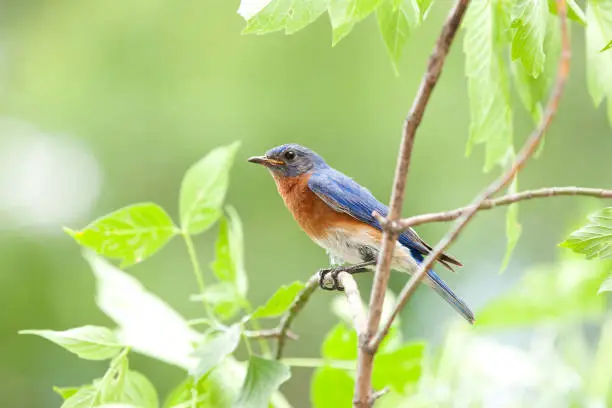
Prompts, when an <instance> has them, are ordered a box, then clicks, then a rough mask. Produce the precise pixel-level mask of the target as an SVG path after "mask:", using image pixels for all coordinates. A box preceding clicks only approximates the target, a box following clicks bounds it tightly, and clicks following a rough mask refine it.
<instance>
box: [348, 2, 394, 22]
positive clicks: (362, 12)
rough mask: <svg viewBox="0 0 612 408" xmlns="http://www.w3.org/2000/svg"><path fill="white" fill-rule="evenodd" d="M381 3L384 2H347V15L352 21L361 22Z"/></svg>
mask: <svg viewBox="0 0 612 408" xmlns="http://www.w3.org/2000/svg"><path fill="white" fill-rule="evenodd" d="M382 1H386V0H349V5H348V7H347V9H348V14H349V16H350V18H351V19H352V20H354V21H361V20H363V19H364V18H366V17H367V16H369V15H370V14H371V13H372V12H373V11H374V10H376V8H377V7H378V5H379V4H380V3H381V2H382Z"/></svg>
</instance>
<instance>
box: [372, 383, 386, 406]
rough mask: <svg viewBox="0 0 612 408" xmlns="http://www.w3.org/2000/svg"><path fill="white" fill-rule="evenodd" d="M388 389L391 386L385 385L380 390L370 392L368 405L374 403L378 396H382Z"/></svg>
mask: <svg viewBox="0 0 612 408" xmlns="http://www.w3.org/2000/svg"><path fill="white" fill-rule="evenodd" d="M389 391H391V388H389V387H385V388H383V389H382V390H378V391H376V392H373V393H372V398H371V399H370V405H374V403H375V402H376V401H377V400H378V399H379V398H380V397H383V396H384V395H386V394H387V393H389Z"/></svg>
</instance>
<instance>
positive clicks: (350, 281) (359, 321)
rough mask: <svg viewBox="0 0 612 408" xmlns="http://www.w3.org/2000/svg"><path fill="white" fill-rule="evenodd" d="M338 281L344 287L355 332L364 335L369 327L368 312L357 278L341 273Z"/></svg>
mask: <svg viewBox="0 0 612 408" xmlns="http://www.w3.org/2000/svg"><path fill="white" fill-rule="evenodd" d="M338 280H339V281H340V283H342V287H343V288H344V294H345V295H346V302H347V303H348V306H349V310H350V311H351V313H352V315H353V326H354V327H355V331H356V332H357V334H359V335H362V334H363V333H364V332H365V330H366V327H367V321H366V312H365V308H364V307H363V301H362V300H361V295H360V294H359V288H358V287H357V283H356V282H355V278H353V275H351V274H350V273H348V272H340V273H339V274H338Z"/></svg>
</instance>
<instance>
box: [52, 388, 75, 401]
mask: <svg viewBox="0 0 612 408" xmlns="http://www.w3.org/2000/svg"><path fill="white" fill-rule="evenodd" d="M53 391H54V392H55V393H56V394H57V395H59V396H60V397H62V399H68V398H70V397H72V396H73V395H74V394H76V393H77V392H78V391H79V388H78V387H53Z"/></svg>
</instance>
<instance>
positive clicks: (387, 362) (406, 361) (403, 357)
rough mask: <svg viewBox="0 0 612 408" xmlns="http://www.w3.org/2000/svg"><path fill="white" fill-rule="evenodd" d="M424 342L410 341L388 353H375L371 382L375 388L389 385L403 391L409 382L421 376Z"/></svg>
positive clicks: (415, 381) (411, 382)
mask: <svg viewBox="0 0 612 408" xmlns="http://www.w3.org/2000/svg"><path fill="white" fill-rule="evenodd" d="M424 350H425V343H411V344H407V345H404V346H403V347H401V348H399V349H397V350H395V351H392V352H390V353H384V354H377V355H376V357H375V359H374V372H373V374H372V384H373V385H374V388H376V389H382V388H384V387H386V386H390V387H391V388H392V389H393V390H394V391H396V392H399V393H403V392H404V391H405V390H406V387H407V386H408V385H409V384H413V385H414V384H416V383H417V382H418V381H419V378H420V377H421V370H422V367H421V366H422V362H423V352H424Z"/></svg>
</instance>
